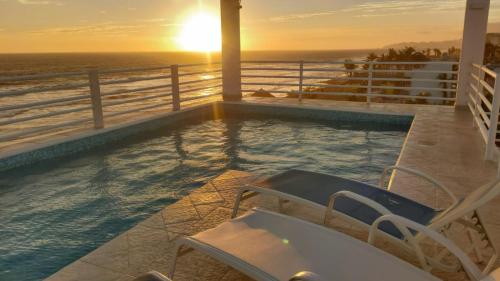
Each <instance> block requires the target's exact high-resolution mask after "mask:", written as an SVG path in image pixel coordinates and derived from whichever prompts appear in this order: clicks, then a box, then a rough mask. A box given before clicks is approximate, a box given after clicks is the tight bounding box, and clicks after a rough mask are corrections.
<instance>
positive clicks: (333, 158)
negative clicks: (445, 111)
mask: <svg viewBox="0 0 500 281" xmlns="http://www.w3.org/2000/svg"><path fill="white" fill-rule="evenodd" d="M391 127H392V126H391ZM391 127H387V128H383V129H381V128H380V126H379V127H377V128H371V127H370V126H367V125H360V124H355V123H352V124H346V123H342V124H340V123H335V122H332V121H329V122H303V121H297V120H283V119H281V120H280V119H269V118H268V119H244V120H243V119H223V120H211V121H205V122H201V123H200V122H198V123H190V124H185V125H183V126H182V127H180V128H176V129H171V128H163V129H159V130H158V132H155V134H151V133H148V134H147V135H143V136H137V137H131V138H127V139H126V140H124V141H120V142H115V143H112V144H108V145H105V146H102V147H99V148H97V149H92V150H91V151H87V152H83V153H79V154H75V155H71V156H66V157H64V158H59V159H57V160H51V161H45V162H44V163H42V164H36V165H32V166H29V167H23V168H19V169H15V170H11V171H8V172H4V173H2V174H0V280H40V279H43V278H45V277H48V276H49V275H51V274H52V273H54V272H56V271H58V270H59V269H61V268H62V267H63V266H65V265H67V264H69V263H71V262H73V261H74V260H76V259H78V258H80V257H82V256H83V255H85V254H86V253H88V252H90V251H92V250H93V249H95V248H97V247H99V246H100V245H102V244H103V243H105V242H106V241H109V240H111V239H112V238H113V237H115V236H117V235H118V234H120V233H121V232H123V231H125V230H127V229H129V228H130V227H132V226H133V225H134V224H136V223H138V222H139V221H141V220H143V219H145V218H147V217H148V216H150V215H151V214H153V213H155V212H156V211H159V210H160V209H162V208H163V207H165V206H166V205H168V204H171V203H173V202H175V201H176V200H178V199H179V198H181V197H182V196H184V195H186V194H187V193H188V192H189V191H190V190H192V189H193V188H196V187H199V186H202V185H203V184H204V183H206V182H207V181H208V180H209V179H210V178H212V177H214V176H216V175H219V174H221V173H222V172H224V171H225V170H226V169H238V170H243V171H248V172H252V173H258V174H262V175H271V174H273V173H277V172H281V171H285V170H287V169H291V168H298V169H306V170H311V171H317V172H324V173H330V174H335V175H338V176H342V177H346V178H350V179H355V180H360V181H364V182H369V183H373V184H375V183H376V182H377V180H378V177H379V175H380V173H381V172H382V169H383V167H384V166H387V165H393V164H394V163H395V162H396V159H397V157H398V155H399V152H400V149H401V147H402V144H403V141H404V138H405V136H406V130H407V128H401V127H400V126H399V127H398V126H395V127H393V128H391Z"/></svg>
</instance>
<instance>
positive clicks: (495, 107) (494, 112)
mask: <svg viewBox="0 0 500 281" xmlns="http://www.w3.org/2000/svg"><path fill="white" fill-rule="evenodd" d="M493 90H494V94H493V102H492V103H491V115H490V126H489V130H488V143H487V144H486V160H494V159H495V156H496V150H497V144H496V142H497V132H498V111H499V110H500V77H498V75H497V77H496V78H495V86H494V87H493Z"/></svg>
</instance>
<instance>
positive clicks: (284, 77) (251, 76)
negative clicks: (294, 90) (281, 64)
mask: <svg viewBox="0 0 500 281" xmlns="http://www.w3.org/2000/svg"><path fill="white" fill-rule="evenodd" d="M241 78H274V79H281V78H283V79H287V78H289V79H299V78H300V76H287V75H241ZM324 79H328V77H324Z"/></svg>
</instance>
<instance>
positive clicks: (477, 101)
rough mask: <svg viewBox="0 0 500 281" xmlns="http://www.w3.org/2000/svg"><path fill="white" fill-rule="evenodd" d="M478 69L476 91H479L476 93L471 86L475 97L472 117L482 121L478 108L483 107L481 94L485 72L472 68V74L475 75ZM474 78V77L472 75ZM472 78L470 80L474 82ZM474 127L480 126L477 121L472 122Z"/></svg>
mask: <svg viewBox="0 0 500 281" xmlns="http://www.w3.org/2000/svg"><path fill="white" fill-rule="evenodd" d="M475 68H477V77H478V79H477V81H476V89H477V91H478V92H477V93H476V92H474V89H472V87H471V86H469V87H470V88H471V91H472V92H474V94H475V95H473V98H474V112H472V116H473V117H474V119H475V118H478V120H481V118H482V117H481V115H480V114H479V109H478V107H479V106H481V103H482V100H481V97H480V96H479V93H480V92H482V91H483V85H482V84H481V80H484V71H483V70H482V69H481V68H479V67H474V66H472V72H471V73H474V69H475ZM471 76H472V75H471ZM471 78H472V77H469V80H471V81H472V79H471ZM472 126H473V127H474V128H476V127H478V126H479V125H478V124H477V123H476V120H472Z"/></svg>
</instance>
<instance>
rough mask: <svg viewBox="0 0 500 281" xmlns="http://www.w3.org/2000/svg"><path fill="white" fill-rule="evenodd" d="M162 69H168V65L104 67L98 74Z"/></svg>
mask: <svg viewBox="0 0 500 281" xmlns="http://www.w3.org/2000/svg"><path fill="white" fill-rule="evenodd" d="M162 69H170V65H167V66H155V67H131V68H116V69H106V70H100V71H99V74H115V73H125V72H140V71H152V70H162Z"/></svg>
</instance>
